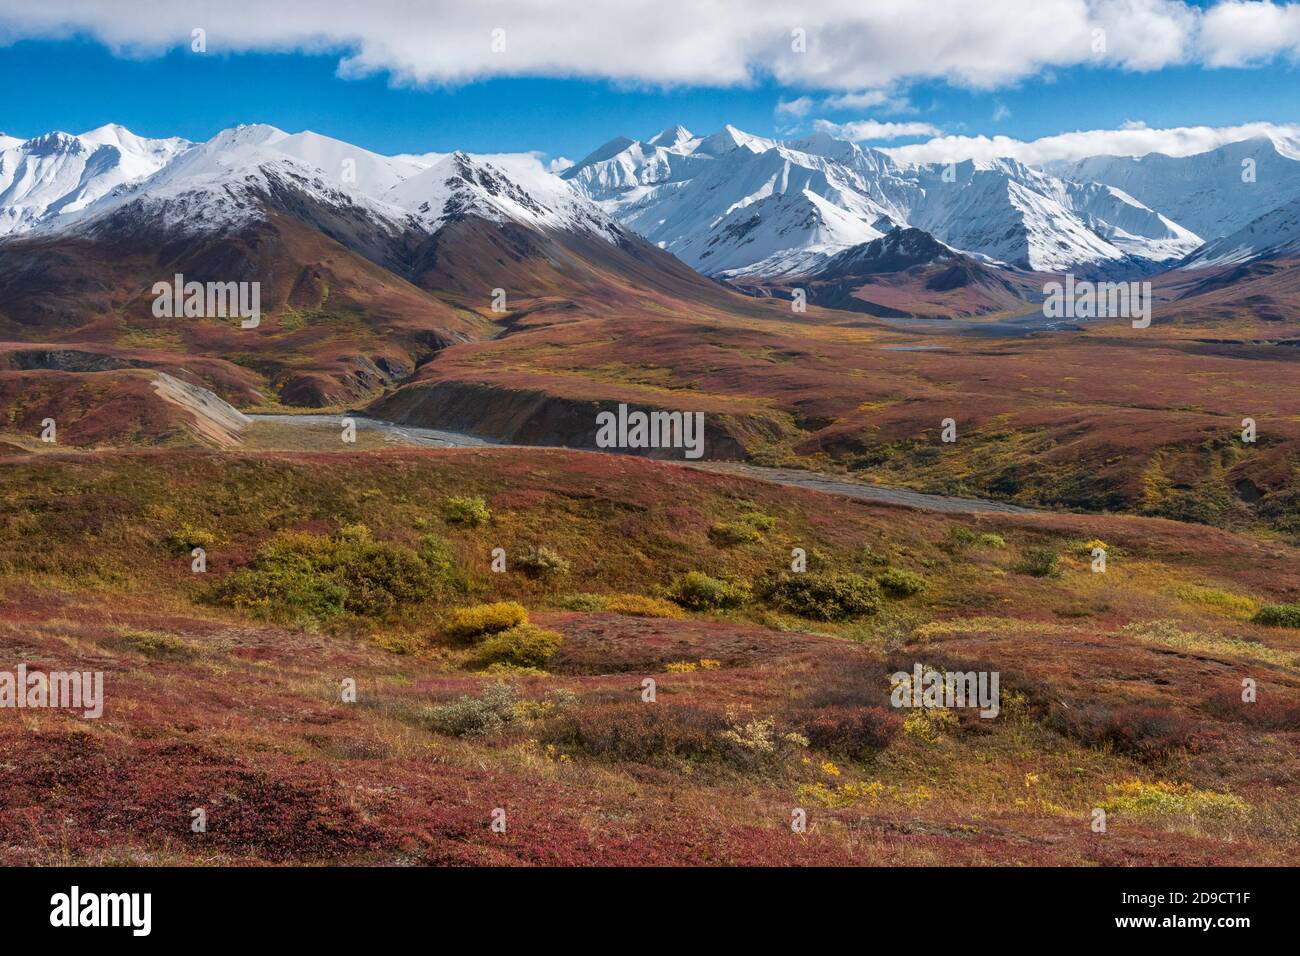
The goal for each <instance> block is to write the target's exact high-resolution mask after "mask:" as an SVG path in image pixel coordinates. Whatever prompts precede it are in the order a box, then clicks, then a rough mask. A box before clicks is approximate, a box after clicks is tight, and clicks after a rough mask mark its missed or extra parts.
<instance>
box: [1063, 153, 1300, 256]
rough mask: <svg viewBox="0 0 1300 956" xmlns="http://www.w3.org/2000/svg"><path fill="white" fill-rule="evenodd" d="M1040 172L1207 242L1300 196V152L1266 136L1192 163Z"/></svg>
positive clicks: (1119, 159)
mask: <svg viewBox="0 0 1300 956" xmlns="http://www.w3.org/2000/svg"><path fill="white" fill-rule="evenodd" d="M1047 168H1048V169H1049V170H1050V171H1051V172H1054V173H1056V174H1057V175H1060V176H1064V177H1065V178H1067V179H1071V180H1075V181H1077V182H1098V183H1104V184H1106V185H1110V186H1114V187H1115V188H1116V189H1120V190H1123V192H1124V193H1126V194H1127V195H1129V196H1131V197H1133V198H1134V199H1136V200H1137V201H1138V202H1140V203H1142V204H1143V205H1145V206H1148V207H1150V208H1151V209H1155V210H1158V211H1159V212H1160V213H1161V214H1162V215H1164V216H1166V217H1168V219H1170V220H1172V221H1173V222H1176V223H1178V224H1179V225H1180V226H1183V227H1185V228H1186V229H1188V230H1190V231H1192V232H1194V233H1195V234H1197V235H1198V236H1201V237H1202V238H1203V239H1205V240H1206V241H1207V242H1208V241H1210V240H1213V239H1217V238H1219V237H1221V236H1226V235H1228V234H1230V233H1234V232H1236V231H1237V230H1238V229H1241V228H1242V227H1244V226H1245V225H1247V224H1248V223H1250V222H1251V221H1252V220H1254V219H1257V218H1258V217H1259V216H1261V215H1263V214H1264V213H1267V212H1269V211H1270V210H1272V209H1276V208H1278V207H1279V206H1281V205H1283V204H1284V203H1286V202H1288V201H1289V200H1290V199H1292V198H1294V197H1295V196H1297V195H1300V147H1297V145H1296V144H1295V143H1291V142H1288V141H1285V140H1282V139H1278V140H1276V141H1275V140H1273V139H1270V138H1268V137H1266V136H1260V137H1255V138H1253V139H1247V140H1242V141H1241V142H1238V143H1228V144H1226V145H1224V146H1220V147H1218V148H1217V149H1212V150H1209V151H1208V152H1204V153H1197V154H1195V155H1192V156H1166V155H1164V154H1163V153H1150V154H1148V155H1146V156H1143V157H1141V158H1134V157H1130V156H1092V157H1089V158H1088V159H1081V160H1078V161H1077V162H1071V163H1051V164H1048V166H1047ZM1243 177H1244V178H1243Z"/></svg>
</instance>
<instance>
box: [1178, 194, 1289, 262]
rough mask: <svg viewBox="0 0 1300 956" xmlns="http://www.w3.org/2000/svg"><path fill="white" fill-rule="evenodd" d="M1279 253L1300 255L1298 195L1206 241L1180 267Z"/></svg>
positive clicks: (1279, 255) (1242, 259)
mask: <svg viewBox="0 0 1300 956" xmlns="http://www.w3.org/2000/svg"><path fill="white" fill-rule="evenodd" d="M1283 256H1300V196H1296V198H1294V199H1292V200H1291V201H1290V202H1288V203H1286V204H1284V205H1282V206H1279V207H1278V208H1276V209H1270V210H1269V211H1268V212H1266V213H1264V215H1262V216H1260V217H1258V218H1257V219H1254V220H1252V221H1251V222H1248V223H1247V224H1246V225H1244V226H1242V227H1241V228H1240V229H1238V230H1237V231H1236V232H1233V233H1231V234H1229V235H1227V236H1224V237H1223V238H1221V239H1215V240H1214V241H1213V242H1208V243H1206V244H1205V245H1204V246H1202V247H1201V248H1200V249H1198V250H1197V251H1196V252H1195V253H1194V254H1192V255H1191V256H1189V257H1188V258H1187V260H1186V261H1185V262H1184V263H1183V268H1185V269H1204V268H1207V267H1210V266H1227V265H1237V264H1238V263H1242V262H1248V261H1250V260H1252V259H1273V258H1279V257H1283Z"/></svg>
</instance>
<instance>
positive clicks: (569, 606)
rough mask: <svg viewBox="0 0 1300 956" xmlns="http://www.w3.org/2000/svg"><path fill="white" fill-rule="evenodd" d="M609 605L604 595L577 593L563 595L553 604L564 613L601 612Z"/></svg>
mask: <svg viewBox="0 0 1300 956" xmlns="http://www.w3.org/2000/svg"><path fill="white" fill-rule="evenodd" d="M608 603H609V598H608V597H606V596H605V595H604V594H589V593H586V592H582V591H580V592H578V593H577V594H565V595H563V596H562V597H560V598H557V599H556V601H555V604H556V606H557V607H562V608H564V609H565V610H566V611H603V610H605V607H606V605H608Z"/></svg>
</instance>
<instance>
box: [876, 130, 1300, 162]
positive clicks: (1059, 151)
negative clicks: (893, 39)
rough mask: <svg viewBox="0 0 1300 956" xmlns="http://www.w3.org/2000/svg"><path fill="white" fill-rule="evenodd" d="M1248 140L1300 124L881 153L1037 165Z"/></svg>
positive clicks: (953, 139)
mask: <svg viewBox="0 0 1300 956" xmlns="http://www.w3.org/2000/svg"><path fill="white" fill-rule="evenodd" d="M1253 136H1270V137H1273V138H1275V139H1281V140H1284V141H1288V142H1292V143H1293V142H1295V141H1296V139H1297V138H1298V137H1300V125H1297V126H1279V125H1276V124H1273V123H1244V124H1242V125H1240V126H1218V127H1215V126H1178V127H1173V128H1170V129H1150V128H1148V127H1147V126H1146V125H1145V124H1142V123H1134V122H1132V121H1130V122H1128V123H1125V124H1124V127H1123V128H1122V129H1093V130H1080V131H1077V132H1073V133H1059V134H1057V135H1055V136H1044V137H1043V138H1042V139H1035V140H1031V141H1029V142H1025V141H1023V140H1018V139H1012V138H1011V137H1009V136H936V137H934V138H933V139H931V140H929V141H928V142H925V143H917V144H915V145H911V146H893V147H887V148H885V150H884V152H886V153H889V154H890V155H891V156H893V157H894V158H895V159H896V160H898V161H899V162H901V163H953V162H960V161H961V160H964V159H981V160H987V159H997V158H1000V157H1010V158H1012V159H1018V160H1020V161H1021V162H1023V163H1029V164H1037V163H1047V162H1051V161H1053V160H1074V159H1083V158H1084V157H1086V156H1103V155H1107V156H1145V155H1146V154H1147V153H1166V154H1168V155H1170V156H1190V155H1192V154H1193V153H1203V152H1205V151H1206V150H1210V149H1214V148H1216V147H1218V146H1222V145H1223V144H1225V143H1235V142H1239V141H1241V140H1243V139H1249V138H1251V137H1253Z"/></svg>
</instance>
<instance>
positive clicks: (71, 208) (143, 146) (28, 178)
mask: <svg viewBox="0 0 1300 956" xmlns="http://www.w3.org/2000/svg"><path fill="white" fill-rule="evenodd" d="M190 146H191V144H190V143H189V142H187V141H186V140H183V139H180V138H175V137H173V138H171V139H145V138H144V137H140V136H136V135H135V134H134V133H132V132H130V131H129V130H127V129H125V128H124V127H121V126H117V125H113V124H110V125H108V126H101V127H100V128H99V129H95V130H91V131H90V132H88V133H82V134H80V135H79V136H73V135H70V134H68V133H61V132H53V133H46V134H45V135H43V136H37V137H35V138H34V139H29V140H25V141H24V140H19V139H15V138H14V137H12V136H0V236H4V235H9V234H13V233H19V232H25V231H27V230H28V229H32V228H34V227H35V226H37V225H39V224H40V223H42V222H45V221H48V220H50V219H53V218H56V217H58V216H60V215H62V214H64V213H70V212H76V211H78V210H81V209H84V208H86V206H88V205H89V204H91V203H93V202H95V201H96V200H97V199H99V198H100V197H102V196H104V195H106V194H108V193H109V192H111V191H112V190H113V189H115V188H116V187H118V186H120V185H122V184H123V183H129V182H134V181H138V180H141V179H144V178H145V177H147V176H150V175H152V174H153V173H156V172H157V171H158V170H160V169H162V168H163V167H164V166H166V165H168V164H169V163H170V162H171V161H172V160H173V159H175V158H176V157H177V156H179V155H181V154H183V153H184V152H185V151H186V150H188V149H189V148H190Z"/></svg>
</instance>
